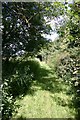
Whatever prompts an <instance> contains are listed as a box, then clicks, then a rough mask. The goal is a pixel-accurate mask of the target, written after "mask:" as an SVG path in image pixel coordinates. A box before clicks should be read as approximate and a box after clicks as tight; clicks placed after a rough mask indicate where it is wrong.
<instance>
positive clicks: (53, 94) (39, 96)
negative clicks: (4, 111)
mask: <svg viewBox="0 0 80 120" xmlns="http://www.w3.org/2000/svg"><path fill="white" fill-rule="evenodd" d="M37 71H38V73H36V79H35V80H34V82H33V83H32V86H31V88H30V90H29V91H28V93H27V94H26V95H25V96H23V97H22V96H21V99H20V98H17V99H16V101H15V105H19V107H17V108H16V110H17V112H16V113H13V118H19V119H20V118H21V119H22V118H74V117H75V109H74V108H73V107H72V106H71V100H72V97H73V95H72V94H68V92H69V91H70V86H68V85H67V84H65V83H64V82H63V80H62V79H58V78H57V76H56V74H55V73H54V72H53V71H52V69H51V68H50V67H49V66H48V65H47V64H46V63H44V62H40V68H38V70H37Z"/></svg>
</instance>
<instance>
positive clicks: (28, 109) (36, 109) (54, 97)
mask: <svg viewBox="0 0 80 120" xmlns="http://www.w3.org/2000/svg"><path fill="white" fill-rule="evenodd" d="M59 98H61V99H63V101H64V102H66V103H68V100H70V98H69V96H66V95H65V94H63V93H56V94H52V93H50V92H49V91H46V90H38V91H36V92H35V94H34V95H33V96H31V95H26V96H25V97H23V99H21V100H20V99H17V100H16V103H15V104H17V105H18V104H19V105H20V108H19V109H18V113H17V114H14V115H13V118H19V117H21V116H22V117H23V118H73V117H74V113H75V110H73V109H70V108H69V107H68V105H65V106H64V105H62V104H63V103H61V102H62V101H60V99H59Z"/></svg>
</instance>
